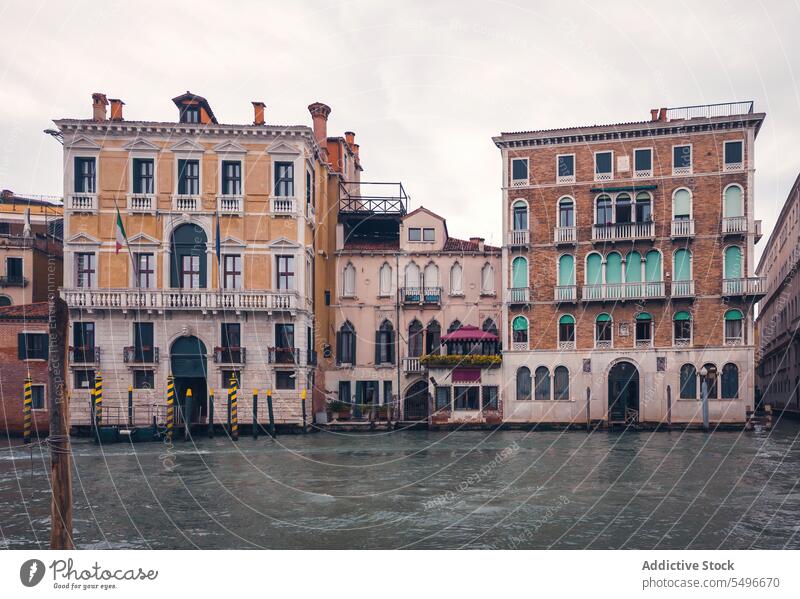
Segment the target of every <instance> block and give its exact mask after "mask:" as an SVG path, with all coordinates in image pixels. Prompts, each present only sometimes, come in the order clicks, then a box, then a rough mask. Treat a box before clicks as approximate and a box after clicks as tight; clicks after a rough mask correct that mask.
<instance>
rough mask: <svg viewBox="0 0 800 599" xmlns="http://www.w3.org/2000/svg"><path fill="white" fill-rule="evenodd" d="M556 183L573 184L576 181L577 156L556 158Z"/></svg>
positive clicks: (569, 155)
mask: <svg viewBox="0 0 800 599" xmlns="http://www.w3.org/2000/svg"><path fill="white" fill-rule="evenodd" d="M556 171H557V172H556V181H557V182H558V183H572V182H574V181H575V156H574V155H573V154H565V155H562V156H558V157H557V158H556Z"/></svg>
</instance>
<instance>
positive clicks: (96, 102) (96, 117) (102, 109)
mask: <svg viewBox="0 0 800 599" xmlns="http://www.w3.org/2000/svg"><path fill="white" fill-rule="evenodd" d="M106 106H108V100H107V99H106V95H105V94H101V93H99V92H96V93H93V94H92V120H93V121H105V120H108V117H107V116H106Z"/></svg>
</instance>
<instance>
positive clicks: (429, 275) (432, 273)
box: [423, 262, 439, 289]
mask: <svg viewBox="0 0 800 599" xmlns="http://www.w3.org/2000/svg"><path fill="white" fill-rule="evenodd" d="M423 282H424V283H425V288H426V289H427V288H429V287H438V286H439V267H438V266H436V265H435V264H434V263H433V262H428V264H427V265H426V266H425V273H424V275H423Z"/></svg>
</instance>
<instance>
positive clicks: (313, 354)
mask: <svg viewBox="0 0 800 599" xmlns="http://www.w3.org/2000/svg"><path fill="white" fill-rule="evenodd" d="M306 364H308V365H309V366H316V365H317V350H315V349H307V350H306Z"/></svg>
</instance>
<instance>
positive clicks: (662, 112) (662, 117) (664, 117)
mask: <svg viewBox="0 0 800 599" xmlns="http://www.w3.org/2000/svg"><path fill="white" fill-rule="evenodd" d="M658 120H659V121H661V122H662V123H666V122H667V109H666V108H659V112H658Z"/></svg>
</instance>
